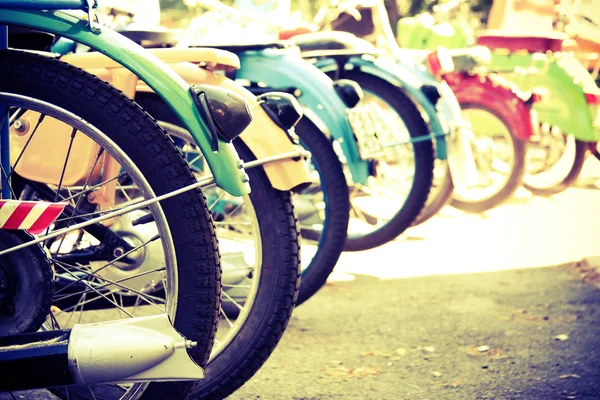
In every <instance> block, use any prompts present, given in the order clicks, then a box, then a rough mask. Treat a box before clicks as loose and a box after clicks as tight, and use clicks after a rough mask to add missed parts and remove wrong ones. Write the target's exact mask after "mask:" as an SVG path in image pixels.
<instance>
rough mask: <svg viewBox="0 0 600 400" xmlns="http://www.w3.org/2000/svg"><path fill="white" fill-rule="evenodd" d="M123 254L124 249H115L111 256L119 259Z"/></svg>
mask: <svg viewBox="0 0 600 400" xmlns="http://www.w3.org/2000/svg"><path fill="white" fill-rule="evenodd" d="M123 254H125V249H124V248H122V247H117V248H116V249H115V250H114V251H113V255H114V256H115V257H121V256H122V255H123Z"/></svg>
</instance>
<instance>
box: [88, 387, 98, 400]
mask: <svg viewBox="0 0 600 400" xmlns="http://www.w3.org/2000/svg"><path fill="white" fill-rule="evenodd" d="M88 389H89V391H90V394H91V395H92V398H93V399H94V400H97V399H96V396H95V395H94V392H93V391H92V387H91V386H90V385H88Z"/></svg>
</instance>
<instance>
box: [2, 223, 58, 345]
mask: <svg viewBox="0 0 600 400" xmlns="http://www.w3.org/2000/svg"><path fill="white" fill-rule="evenodd" d="M32 238H33V237H32V236H31V235H29V234H28V233H26V232H25V231H7V230H0V248H1V249H3V250H4V249H8V248H12V247H14V246H17V245H20V244H22V243H25V242H29V241H31V240H32ZM53 275H54V274H53V270H52V264H51V262H50V260H49V259H48V257H47V256H46V253H45V252H44V250H42V247H41V246H40V245H33V246H29V247H26V248H24V249H20V250H17V251H14V252H12V253H8V254H6V255H3V256H2V257H0V284H1V285H2V286H3V287H1V288H0V337H2V336H8V335H15V334H19V333H25V332H35V331H37V330H38V329H39V328H40V327H41V326H42V324H43V323H44V321H45V320H46V316H47V315H48V313H49V312H50V306H51V305H52V298H53V295H54V279H53Z"/></svg>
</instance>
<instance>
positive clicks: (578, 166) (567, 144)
mask: <svg viewBox="0 0 600 400" xmlns="http://www.w3.org/2000/svg"><path fill="white" fill-rule="evenodd" d="M590 147H592V145H591V144H590V143H587V142H582V141H580V140H577V139H575V137H574V136H572V135H564V134H562V132H560V131H559V130H558V129H557V128H549V127H547V126H542V135H541V138H540V140H538V141H536V142H533V143H532V144H531V148H530V151H529V157H528V159H527V175H525V182H524V183H525V184H524V186H525V188H526V189H527V190H529V191H530V192H531V193H533V194H535V195H537V196H552V195H554V194H558V193H560V192H562V191H564V190H566V189H567V188H569V187H570V186H571V185H572V184H573V183H575V181H576V180H577V178H578V177H579V175H580V174H581V170H582V169H583V164H584V163H585V158H586V155H587V152H588V150H589V149H590Z"/></svg>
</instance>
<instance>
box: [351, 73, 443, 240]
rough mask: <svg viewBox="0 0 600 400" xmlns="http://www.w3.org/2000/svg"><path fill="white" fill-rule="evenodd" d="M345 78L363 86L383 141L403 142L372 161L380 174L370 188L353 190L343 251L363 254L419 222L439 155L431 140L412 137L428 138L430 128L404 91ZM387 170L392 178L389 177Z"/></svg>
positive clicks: (364, 78) (361, 77) (355, 76)
mask: <svg viewBox="0 0 600 400" xmlns="http://www.w3.org/2000/svg"><path fill="white" fill-rule="evenodd" d="M345 78H347V79H351V80H354V81H356V82H357V83H358V84H359V85H360V87H361V88H362V90H363V92H364V94H365V97H364V99H363V102H364V103H365V104H369V105H370V107H373V108H371V110H376V111H377V113H376V114H373V119H374V121H381V123H382V125H381V126H378V129H377V132H378V134H379V135H380V138H381V140H382V141H385V140H386V138H385V137H383V136H385V135H387V136H388V139H387V140H390V141H401V142H403V144H400V145H395V146H391V147H386V148H385V156H384V157H382V158H380V159H378V160H375V161H374V164H373V169H374V170H378V171H379V172H378V173H374V174H373V176H371V177H370V179H371V182H370V183H369V185H368V186H366V187H362V186H359V185H356V184H354V185H353V186H352V188H351V194H350V202H351V221H350V227H349V230H348V239H347V240H346V247H345V250H347V251H361V250H368V249H372V248H375V247H378V246H381V245H383V244H385V243H387V242H389V241H391V240H394V239H395V238H396V237H398V236H399V235H400V234H402V233H403V232H404V231H405V230H406V229H408V228H409V227H410V226H411V225H412V224H413V222H414V221H415V220H416V219H417V217H418V216H419V214H420V212H421V210H422V209H423V207H424V206H425V203H426V201H427V198H428V196H429V191H430V190H431V185H432V181H433V167H434V159H435V157H434V150H433V141H431V140H425V141H419V142H415V143H412V142H411V139H413V138H417V137H422V136H428V135H429V128H428V126H427V124H426V123H425V121H424V120H423V118H422V117H421V114H420V112H419V111H418V109H417V108H416V106H415V105H414V103H413V102H412V101H411V100H410V99H409V98H408V97H407V96H406V95H405V94H404V93H403V92H402V91H400V90H398V88H396V87H394V86H392V85H391V84H389V83H387V82H385V81H383V80H381V79H379V78H376V77H374V76H372V75H368V74H364V73H356V72H351V73H348V74H346V76H345ZM361 106H362V105H359V106H358V107H361ZM374 112H375V111H374ZM392 120H393V122H392ZM403 163H405V164H408V165H405V167H406V168H402V167H403V166H402V164H403ZM404 169H406V170H410V173H409V174H408V175H409V176H402V177H401V176H398V175H400V174H401V173H402V172H406V171H404ZM382 171H383V172H385V174H384V173H383V172H382ZM388 172H389V176H390V178H391V179H390V180H387V179H386V177H385V175H386V174H387V173H388ZM383 197H387V201H385V202H384V204H382V203H380V202H381V201H383ZM387 211H389V212H387ZM381 213H385V215H382V214H381ZM355 227H356V228H355Z"/></svg>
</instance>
